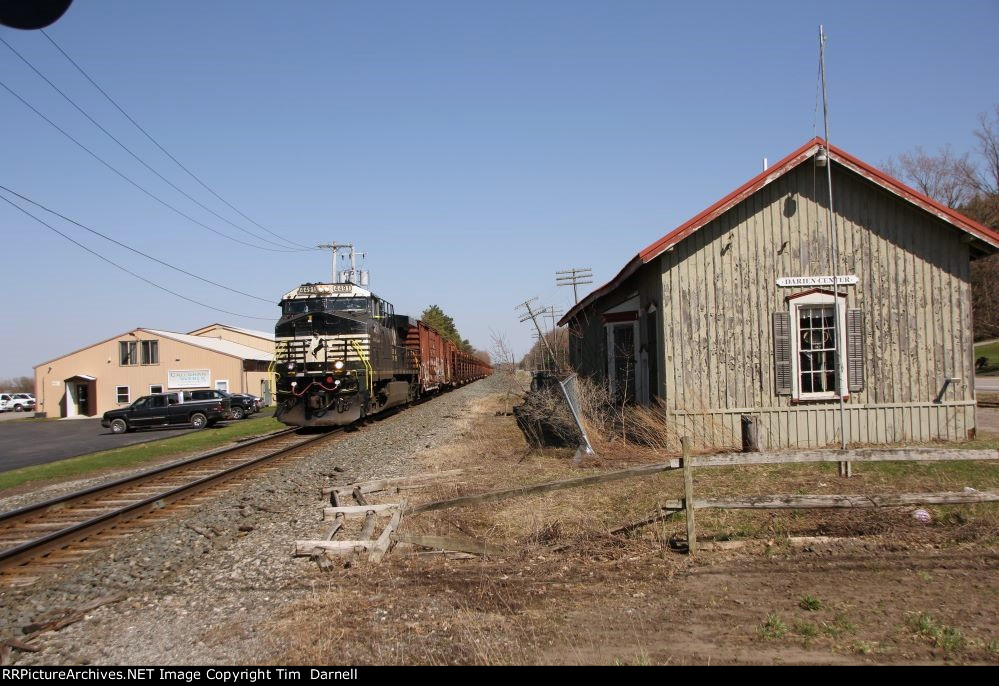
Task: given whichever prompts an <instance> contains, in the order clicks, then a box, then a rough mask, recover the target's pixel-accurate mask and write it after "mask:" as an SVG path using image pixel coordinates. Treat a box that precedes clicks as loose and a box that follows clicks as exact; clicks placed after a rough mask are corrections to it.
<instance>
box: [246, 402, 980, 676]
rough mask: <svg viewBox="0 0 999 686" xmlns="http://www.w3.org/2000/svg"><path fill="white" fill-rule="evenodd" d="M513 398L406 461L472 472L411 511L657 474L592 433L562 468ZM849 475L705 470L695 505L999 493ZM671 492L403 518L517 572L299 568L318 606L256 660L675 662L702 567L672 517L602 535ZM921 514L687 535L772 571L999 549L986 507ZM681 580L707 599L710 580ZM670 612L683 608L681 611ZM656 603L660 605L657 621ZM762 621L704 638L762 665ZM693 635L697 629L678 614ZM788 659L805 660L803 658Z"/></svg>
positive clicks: (754, 520) (629, 486)
mask: <svg viewBox="0 0 999 686" xmlns="http://www.w3.org/2000/svg"><path fill="white" fill-rule="evenodd" d="M517 392H518V391H517V390H516V384H513V385H512V386H511V389H510V390H509V391H507V392H505V393H499V394H496V395H493V396H490V397H487V398H485V399H482V400H480V401H479V402H478V403H477V404H475V405H474V407H473V408H472V411H471V412H470V413H469V414H468V415H467V416H466V418H465V420H466V424H465V435H464V436H463V438H462V440H460V441H455V442H454V443H452V444H451V445H449V446H447V447H446V448H444V449H435V450H434V451H426V452H424V453H422V454H417V455H416V456H415V459H417V460H418V461H419V464H420V466H419V467H418V468H416V469H414V472H435V471H443V470H448V469H459V468H463V469H466V470H468V471H466V473H465V474H463V475H462V476H461V477H460V479H459V480H456V481H448V482H438V483H435V484H434V485H433V486H431V487H429V488H426V489H420V490H415V491H409V492H408V493H407V495H408V496H409V499H410V503H411V504H418V503H421V502H428V501H433V500H440V499H446V498H451V497H455V496H458V495H465V494H473V493H483V492H487V491H492V490H498V489H503V488H510V487H515V486H519V485H527V484H534V483H540V482H545V481H554V480H559V479H565V478H571V477H577V476H582V475H587V474H595V473H599V472H603V471H606V470H608V469H616V468H620V467H622V466H625V465H628V464H641V463H649V462H660V461H662V460H663V457H664V453H666V452H670V446H671V445H672V444H670V443H669V442H668V441H669V439H660V440H661V441H662V442H661V443H660V444H658V445H652V446H649V445H644V446H642V445H638V444H637V443H636V442H635V441H634V439H633V438H631V437H630V436H629V439H628V440H627V442H626V441H625V439H624V438H615V437H613V436H612V437H611V438H605V437H604V435H603V434H601V438H602V439H603V442H602V443H601V448H602V451H601V457H599V458H598V459H596V460H592V461H588V463H587V464H586V465H584V466H583V467H574V466H572V464H571V461H572V460H571V458H572V455H573V452H574V451H573V450H571V449H557V450H554V449H547V450H534V451H532V450H529V449H528V446H527V443H526V442H525V440H524V437H523V435H522V434H521V433H520V431H519V430H518V429H517V428H516V425H515V423H514V421H513V418H512V417H510V416H508V414H507V413H508V412H510V410H511V407H512V404H514V403H516V402H518V398H517ZM597 419H598V421H599V420H600V417H599V416H598V417H597ZM660 420H661V417H660V416H659V415H657V414H655V413H654V412H652V413H650V415H649V417H648V418H647V421H645V422H644V425H645V426H647V427H655V426H658V424H657V422H659V421H660ZM608 421H610V420H608ZM594 426H597V425H596V424H595V425H594ZM610 426H613V422H611V424H610ZM854 474H855V476H854V478H853V479H851V480H850V481H849V482H846V481H843V480H841V479H839V478H838V477H837V476H836V472H835V466H834V465H832V464H829V465H825V464H818V465H760V466H747V467H730V468H712V469H703V470H699V471H697V472H695V483H694V489H695V493H696V494H697V495H699V496H701V495H703V496H706V497H723V496H725V495H763V494H772V493H830V494H831V493H837V492H839V493H866V492H889V491H893V492H904V491H931V490H960V488H962V487H964V486H973V487H976V488H979V489H983V488H995V487H999V469H997V467H996V465H995V464H993V463H988V464H986V463H972V464H963V465H959V464H939V465H915V464H910V465H901V466H899V465H892V466H886V465H884V464H856V465H855V468H854ZM682 493H683V486H682V479H681V475H680V474H679V473H675V472H673V473H663V474H660V475H656V476H653V477H646V478H641V479H631V480H626V481H618V482H611V483H606V484H601V485H597V486H591V487H585V488H577V489H571V490H563V491H556V492H552V493H547V494H540V495H533V496H526V497H517V498H512V499H508V500H502V501H496V502H492V503H488V504H484V505H480V506H476V507H467V508H456V509H450V510H440V511H434V512H427V513H423V514H419V515H415V516H411V517H408V518H405V519H404V520H403V523H402V527H401V531H403V532H405V533H423V534H433V535H452V536H464V537H469V538H475V539H481V540H487V541H489V542H491V543H494V544H499V545H502V546H505V547H507V548H508V550H509V551H510V555H509V556H507V557H497V558H491V559H490V558H475V559H466V560H452V559H448V558H446V557H445V556H443V555H440V554H432V553H425V554H412V553H414V552H415V551H412V550H410V551H409V552H410V553H411V554H408V555H407V554H405V553H406V552H407V551H405V550H403V546H399V547H397V548H396V550H395V551H394V552H393V553H392V554H390V555H389V556H388V558H386V560H385V562H383V563H382V564H380V565H373V564H368V563H367V562H366V561H364V560H362V559H357V560H352V561H350V562H349V563H347V566H344V564H345V563H344V561H341V562H340V563H339V565H338V566H337V567H336V569H335V570H334V571H333V572H332V573H331V574H329V575H325V576H324V575H321V574H319V572H318V571H315V570H313V569H312V567H309V570H312V575H311V576H309V575H306V576H305V577H304V578H305V579H311V580H312V583H314V584H316V585H315V586H314V590H313V592H312V593H311V595H310V597H309V598H307V599H305V600H304V601H303V602H301V603H299V604H297V605H294V606H292V607H290V608H286V609H285V610H283V611H282V612H281V613H280V614H279V615H278V616H277V617H276V618H275V628H274V632H273V640H274V641H275V646H274V654H273V655H272V656H268V657H262V658H261V659H264V660H276V661H278V662H283V663H288V664H307V663H308V664H314V663H320V664H321V663H330V662H335V663H340V664H343V663H350V664H366V663H374V664H489V665H495V664H535V663H539V664H550V663H560V664H591V663H594V662H597V663H603V664H662V663H668V662H670V661H671V660H672V658H671V655H672V652H671V651H673V650H674V644H675V640H676V635H675V633H672V632H670V631H666V633H667V634H668V636H667V635H663V636H659V638H656V635H657V634H661V633H662V632H663V631H665V629H664V627H668V626H669V624H670V623H671V622H673V621H675V618H676V617H678V616H684V615H683V613H689V612H690V611H691V610H689V609H688V604H689V603H693V604H694V605H696V606H697V607H701V605H703V607H702V608H701V610H700V612H701V614H696V615H695V616H696V617H705V618H706V617H710V616H713V613H712V610H714V609H715V606H714V605H713V603H715V600H714V597H713V596H710V595H705V596H700V595H687V594H684V593H683V592H681V591H678V590H677V589H676V587H675V584H676V583H677V582H674V577H676V576H677V575H685V574H686V573H687V570H690V569H692V568H693V567H692V565H696V566H697V567H698V568H699V567H700V566H701V565H704V564H705V563H708V564H710V562H709V561H706V560H696V561H691V560H690V559H688V558H686V557H685V556H683V555H679V554H677V553H676V552H675V550H676V548H677V546H676V545H675V543H676V541H677V540H679V539H683V538H684V537H685V531H684V522H683V520H682V518H679V519H677V520H674V521H667V522H659V523H657V524H654V525H651V526H647V527H643V528H641V529H638V530H636V531H635V532H634V533H633V534H631V535H629V536H615V535H611V534H609V533H608V531H609V530H611V529H613V528H615V527H617V526H620V525H622V524H625V523H628V522H631V521H635V520H638V519H641V518H643V517H645V516H646V515H648V514H649V513H650V512H653V511H655V510H656V509H657V507H658V505H659V503H661V502H662V501H663V500H666V499H675V498H679V497H681V496H682ZM317 507H318V505H317ZM931 512H932V514H933V521H932V522H931V523H930V524H928V525H927V524H920V523H918V522H916V521H915V520H914V519H913V518H912V517H911V515H910V513H909V511H908V510H906V509H904V508H891V509H886V510H857V511H829V510H819V511H807V512H805V511H776V512H759V511H755V512H753V511H750V512H746V511H711V510H705V511H700V512H699V513H698V536H699V538H700V539H701V540H711V539H715V540H724V539H746V538H748V539H753V540H756V541H760V542H761V543H763V544H769V547H767V550H768V551H769V550H777V551H778V553H780V554H784V553H786V554H790V553H789V552H787V551H788V550H789V549H788V548H787V547H786V545H785V546H782V545H781V542H782V541H784V542H786V541H787V537H788V536H790V535H831V536H841V535H847V536H849V535H857V534H864V535H876V536H881V537H883V539H884V540H885V541H889V542H890V545H893V546H897V545H903V546H904V545H911V546H913V547H916V548H919V549H920V550H922V549H923V546H925V545H927V544H932V545H936V546H940V547H952V546H957V545H959V542H960V541H973V542H975V544H976V546H981V545H983V544H984V545H985V546H986V547H987V546H990V545H991V546H994V545H996V543H997V541H999V515H997V513H996V508H994V507H992V506H987V505H985V506H956V507H950V508H943V507H940V508H931ZM781 551H783V552H781ZM747 554H748V553H747ZM749 563H750V565H752V564H754V562H753V561H752V559H749ZM893 568H894V567H893ZM788 569H789V570H796V569H797V566H796V563H795V564H790V563H789V566H788ZM984 571H985V572H988V569H985V570H984ZM841 573H842V572H841V571H839V570H835V571H834V572H833V574H834V575H835V574H841ZM934 573H936V572H934ZM771 577H773V575H772V574H770V573H764V574H763V575H762V576H761V577H760V578H761V579H762V581H760V582H759V583H760V584H766V583H769V581H768V580H769V579H770V578H771ZM690 578H692V579H695V578H699V579H702V580H703V581H702V582H698V583H707V582H709V581H711V580H712V579H714V578H715V577H712V576H710V575H709V576H707V577H690ZM959 578H960V579H963V578H964V577H959ZM969 578H972V577H969ZM872 579H874V580H876V577H872ZM823 581H824V583H827V582H829V580H828V579H823ZM691 583H693V582H691ZM712 583H713V582H712ZM754 583H756V582H754ZM822 587H823V588H825V587H826V586H822ZM860 588H866V587H865V586H863V585H861V586H860ZM892 588H896V586H895V585H891V586H889V589H892ZM976 588H977V587H976ZM723 590H724V589H723ZM813 590H814V589H813V588H804V589H803V590H800V591H798V590H795V591H794V592H793V593H792V594H791V595H790V596H789V601H788V602H790V603H791V605H792V606H793V607H797V604H798V602H799V600H800V598H801V597H802V596H803V595H804V594H806V593H811V592H813ZM728 592H729V591H728V590H725V593H728ZM958 592H959V591H957V590H955V591H954V593H958ZM778 593H779V591H778ZM680 596H683V597H684V598H687V600H684V601H682V602H680V601H677V602H675V603H674V599H675V598H678V597H680ZM772 597H773V596H772V592H770V591H768V590H767V589H766V588H765V587H762V586H761V590H760V592H759V601H758V602H759V603H761V604H763V603H771V602H775V601H774V600H772ZM653 598H655V605H654V606H653V605H650V602H651V601H652V600H653ZM823 600H824V601H825V600H826V598H823ZM993 600H994V597H993ZM962 602H963V601H962ZM989 602H991V601H989ZM671 603H672V605H671ZM775 607H777V606H776V605H775ZM650 608H654V609H650ZM758 609H759V608H758V607H753V608H745V609H744V610H742V609H740V612H742V614H744V615H746V617H748V619H744V620H743V623H745V624H746V629H745V632H744V633H745V637H742V636H741V635H732V634H731V633H722V632H731V631H732V630H733V629H732V628H731V627H730V626H729V625H730V622H729V620H727V619H725V616H724V614H723V615H720V616H719V617H720V618H719V622H720V624H718V625H717V626H716V628H715V629H714V631H716V632H718V633H717V635H718V636H722V635H724V636H726V637H727V638H726V640H729V641H735V642H736V643H739V642H742V643H743V644H745V645H747V646H748V648H746V653H745V654H746V655H748V657H747V658H745V659H749V660H755V659H760V658H758V656H757V655H758V652H759V650H760V649H761V648H760V647H759V645H758V640H759V639H758V637H757V636H756V627H758V625H759V623H760V621H762V617H764V616H765V612H764V613H763V614H761V615H759V616H756V615H753V614H752V613H753V612H756V610H758ZM792 609H793V608H792ZM897 609H898V610H899V611H900V612H901V611H903V610H904V608H897ZM768 611H769V610H768ZM791 611H792V610H787V609H784V610H782V612H791ZM678 613H680V614H678ZM955 616H959V615H955ZM605 620H606V621H605ZM687 621H694V620H693V618H692V617H691V616H689V615H687ZM697 621H700V620H697ZM704 621H707V620H706V619H705V620H704ZM803 621H804V620H803ZM865 621H868V620H865ZM882 621H883V619H881V616H880V615H876V614H875V613H872V614H871V618H870V619H869V622H870V627H871V628H870V629H869V631H868V633H864V631H862V630H861V629H858V630H857V632H856V634H855V635H854V634H851V636H850V640H851V641H854V640H856V641H861V640H865V641H867V642H868V643H869V644H870V645H871V646H875V647H877V646H879V645H880V644H879V643H878V640H881V639H875V638H872V637H877V636H881V635H882V634H883V633H884V631H887V630H885V629H883V628H882V627H879V626H878V625H877V624H876V622H882ZM949 621H954V620H953V619H951V620H949ZM982 631H985V630H984V629H982ZM878 632H881V633H878ZM983 635H984V634H983ZM905 640H906V641H908V643H906V646H909V645H910V644H911V645H912V646H916V647H914V648H912V650H922V649H923V648H922V647H920V646H921V644H920V643H919V642H917V641H909V639H905ZM771 643H774V644H778V645H774V646H771V647H767V648H766V650H772V651H776V652H775V653H774V654H776V655H785V656H786V655H787V653H781V652H780V651H783V650H786V649H787V646H786V645H784V644H782V643H780V642H777V641H773V642H771ZM923 643H925V642H923ZM826 644H828V645H826ZM809 645H811V646H813V648H811V649H818V650H826V651H830V650H831V651H833V652H836V651H838V650H848V648H841V647H839V644H838V643H834V642H831V641H826V642H825V643H823V641H821V640H814V641H810V642H809ZM844 645H846V644H844ZM865 645H867V644H866V643H865ZM814 646H817V648H816V647H814ZM699 649H700V647H699V646H697V645H694V646H692V647H691V646H688V647H687V650H688V651H689V652H688V653H686V654H687V655H688V656H689V655H695V656H696V655H699V654H700V653H698V652H697V651H698V650H699ZM909 649H910V648H908V647H907V648H906V650H909ZM980 652H981V651H980ZM865 654H866V653H865ZM978 654H979V653H975V655H978ZM981 654H983V655H984V654H985V653H981ZM714 655H715V653H708V654H707V658H706V659H707V661H712V660H715V661H722V662H724V661H726V660H730V659H734V658H733V655H736V653H728V654H726V655H719V656H718V657H717V658H716V657H714ZM795 655H796V656H797V657H798V658H803V657H807V656H808V653H807V652H802V653H800V654H797V653H796V654H795ZM903 657H904V655H903ZM687 659H688V660H689V661H691V662H695V663H696V662H703V661H705V660H704V659H702V658H696V657H694V658H690V657H688V658H687ZM780 659H786V657H785V658H780ZM791 659H792V660H793V659H795V658H794V657H792V658H791ZM823 659H826V658H823Z"/></svg>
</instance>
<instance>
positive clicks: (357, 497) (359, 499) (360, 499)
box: [352, 486, 368, 505]
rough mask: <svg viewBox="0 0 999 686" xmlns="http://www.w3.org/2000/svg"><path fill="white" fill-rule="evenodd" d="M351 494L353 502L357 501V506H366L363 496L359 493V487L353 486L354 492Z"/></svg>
mask: <svg viewBox="0 0 999 686" xmlns="http://www.w3.org/2000/svg"><path fill="white" fill-rule="evenodd" d="M352 494H353V496H354V500H356V501H357V504H358V505H367V504H368V501H367V500H365V499H364V494H363V493H361V487H360V486H354V490H353V491H352Z"/></svg>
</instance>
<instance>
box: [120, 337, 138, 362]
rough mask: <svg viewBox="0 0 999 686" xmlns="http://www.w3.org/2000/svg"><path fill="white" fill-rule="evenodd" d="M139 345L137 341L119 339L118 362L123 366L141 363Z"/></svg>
mask: <svg viewBox="0 0 999 686" xmlns="http://www.w3.org/2000/svg"><path fill="white" fill-rule="evenodd" d="M138 347H139V346H138V343H136V342H135V341H118V364H120V365H121V366H122V367H131V366H132V365H135V364H139V355H138Z"/></svg>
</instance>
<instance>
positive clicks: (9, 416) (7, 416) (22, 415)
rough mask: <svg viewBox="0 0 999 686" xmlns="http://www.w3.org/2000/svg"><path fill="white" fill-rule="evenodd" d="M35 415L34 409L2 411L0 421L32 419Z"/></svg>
mask: <svg viewBox="0 0 999 686" xmlns="http://www.w3.org/2000/svg"><path fill="white" fill-rule="evenodd" d="M34 416H35V411H34V410H32V411H31V412H0V422H9V421H13V420H15V419H30V418H31V417H34Z"/></svg>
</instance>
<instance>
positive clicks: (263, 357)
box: [35, 324, 274, 417]
mask: <svg viewBox="0 0 999 686" xmlns="http://www.w3.org/2000/svg"><path fill="white" fill-rule="evenodd" d="M273 359H274V337H273V334H269V333H265V332H261V331H251V330H249V329H239V328H236V327H230V326H226V325H224V324H212V325H210V326H206V327H203V328H201V329H196V330H195V331H192V332H191V333H187V334H183V333H175V332H172V331H160V330H158V329H146V328H137V329H133V330H131V331H127V332H125V333H123V334H120V335H118V336H114V337H113V338H108V339H107V340H104V341H101V342H99V343H95V344H93V345H90V346H87V347H86V348H82V349H80V350H77V351H75V352H72V353H69V354H67V355H63V356H62V357H58V358H56V359H54V360H49V361H48V362H43V363H42V364H39V365H37V366H35V396H36V398H37V400H38V407H37V410H38V411H39V412H44V413H45V414H46V415H48V416H49V417H77V416H88V417H92V416H100V415H102V414H103V413H104V412H106V411H108V410H113V409H115V408H118V407H124V406H126V405H129V404H130V403H132V402H133V401H134V400H136V399H137V398H139V397H141V396H143V395H147V394H149V393H161V392H167V391H175V390H188V389H198V388H201V389H204V388H217V389H220V390H224V391H230V392H232V393H250V394H253V395H257V396H261V397H263V398H264V400H265V403H266V404H269V403H270V395H271V391H270V389H271V383H270V374H269V371H268V370H269V368H270V365H271V363H272V362H273Z"/></svg>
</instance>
